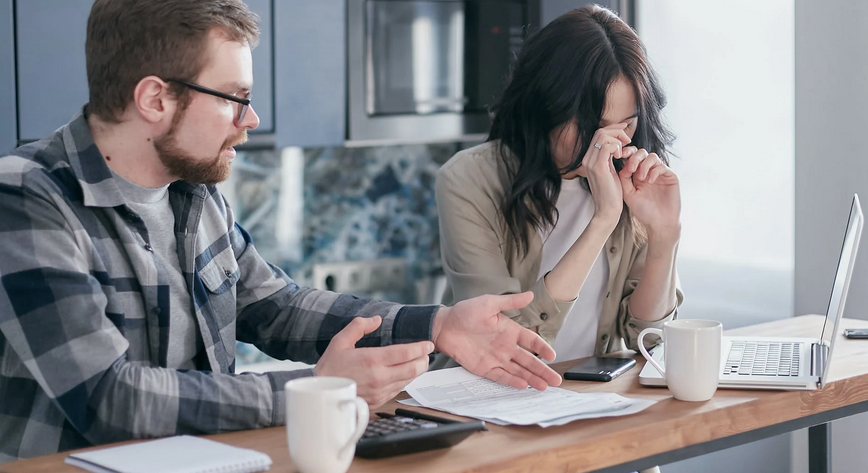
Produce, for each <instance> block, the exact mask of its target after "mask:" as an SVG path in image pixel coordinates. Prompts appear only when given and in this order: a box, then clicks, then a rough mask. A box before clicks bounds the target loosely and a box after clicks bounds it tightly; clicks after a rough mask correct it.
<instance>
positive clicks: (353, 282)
mask: <svg viewBox="0 0 868 473" xmlns="http://www.w3.org/2000/svg"><path fill="white" fill-rule="evenodd" d="M406 276H407V260H406V259H404V258H381V259H375V260H365V261H345V262H341V263H322V264H316V265H314V266H313V286H314V287H315V288H317V289H326V290H329V291H334V292H346V293H350V294H356V293H371V292H375V291H401V290H403V289H404V287H405V285H406Z"/></svg>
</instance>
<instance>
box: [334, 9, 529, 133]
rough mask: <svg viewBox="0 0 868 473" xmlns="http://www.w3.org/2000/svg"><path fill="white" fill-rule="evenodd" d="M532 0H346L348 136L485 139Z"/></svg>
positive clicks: (519, 42)
mask: <svg viewBox="0 0 868 473" xmlns="http://www.w3.org/2000/svg"><path fill="white" fill-rule="evenodd" d="M537 4H538V2H533V1H528V0H464V1H459V0H348V2H347V48H348V50H347V59H348V64H347V65H348V84H347V87H348V91H347V92H348V94H347V98H348V107H347V135H348V144H350V145H352V144H356V145H367V144H394V143H421V142H436V141H475V140H482V139H484V138H485V136H486V135H487V133H488V129H489V125H490V118H489V115H488V108H489V107H490V106H491V105H492V104H493V103H494V102H495V101H496V100H497V99H498V98H499V95H500V93H501V92H502V91H503V89H504V87H505V86H506V81H507V78H508V75H509V68H510V64H511V60H512V58H513V57H514V56H515V55H516V54H517V53H518V51H519V49H520V48H521V45H522V42H523V41H524V39H525V37H526V35H527V34H528V32H529V31H528V30H529V29H530V28H532V27H537V26H538V25H539V7H538V6H536V5H537Z"/></svg>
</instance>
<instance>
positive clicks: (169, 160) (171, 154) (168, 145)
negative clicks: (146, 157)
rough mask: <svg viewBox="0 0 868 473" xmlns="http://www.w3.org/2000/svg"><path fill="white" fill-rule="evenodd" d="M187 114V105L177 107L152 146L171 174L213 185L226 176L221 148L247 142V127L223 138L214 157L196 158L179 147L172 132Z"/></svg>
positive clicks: (228, 165) (228, 166)
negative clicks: (168, 124) (165, 127)
mask: <svg viewBox="0 0 868 473" xmlns="http://www.w3.org/2000/svg"><path fill="white" fill-rule="evenodd" d="M186 114H187V110H186V109H182V110H178V112H177V113H175V116H174V117H173V118H172V125H171V126H170V127H169V131H167V132H165V133H163V134H162V135H160V136H158V137H157V138H155V139H154V149H155V150H156V151H157V155H158V156H159V157H160V161H161V162H162V163H163V166H166V169H167V170H168V171H169V173H170V174H172V175H173V176H177V177H178V178H179V179H181V180H184V181H187V182H192V183H196V184H207V185H214V184H217V183H219V182H223V181H225V180H226V178H228V177H229V171H230V169H231V161H230V160H229V159H226V158H224V157H223V156H222V155H223V152H224V151H225V150H226V149H227V148H229V147H230V146H236V145H239V144H241V143H244V142H246V141H247V130H242V131H241V133H239V134H238V135H237V136H234V137H232V138H229V139H227V140H226V141H224V142H223V145H222V146H221V147H220V151H218V152H217V156H215V157H214V158H213V159H206V160H198V159H196V158H194V157H193V156H191V155H190V154H188V153H187V152H186V151H184V150H183V149H181V147H180V146H179V145H178V141H177V137H176V136H175V135H176V134H177V132H178V128H179V126H180V123H181V121H182V120H183V118H184V116H185V115H186Z"/></svg>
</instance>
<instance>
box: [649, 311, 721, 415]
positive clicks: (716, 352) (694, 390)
mask: <svg viewBox="0 0 868 473" xmlns="http://www.w3.org/2000/svg"><path fill="white" fill-rule="evenodd" d="M648 334H656V335H659V336H660V337H661V338H662V339H663V344H664V346H665V347H666V349H665V351H664V365H666V366H665V367H662V366H660V365H659V364H658V363H657V362H656V361H654V359H653V358H651V355H650V354H649V353H648V350H646V349H645V346H644V345H643V344H642V339H643V338H645V336H646V335H648ZM722 336H723V327H722V326H721V324H720V322H717V321H714V320H694V319H683V320H670V321H668V322H666V323H664V324H663V330H660V329H657V328H646V329H645V330H643V331H642V333H640V334H639V340H638V344H639V351H641V352H642V355H643V356H644V357H645V358H646V359H647V360H648V363H651V365H653V366H654V368H656V369H657V371H659V372H660V374H661V375H662V376H663V379H664V380H665V381H666V385H667V386H668V387H669V390H670V391H672V395H673V396H674V397H675V399H679V400H682V401H707V400H709V399H711V397H712V396H714V392H715V391H717V384H718V382H719V381H720V373H719V371H720V343H721V338H722Z"/></svg>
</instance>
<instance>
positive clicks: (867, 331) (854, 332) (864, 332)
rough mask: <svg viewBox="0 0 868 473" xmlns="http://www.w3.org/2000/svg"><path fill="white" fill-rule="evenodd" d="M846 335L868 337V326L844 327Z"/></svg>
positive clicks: (849, 336)
mask: <svg viewBox="0 0 868 473" xmlns="http://www.w3.org/2000/svg"><path fill="white" fill-rule="evenodd" d="M844 336H845V337H847V338H868V328H847V329H844Z"/></svg>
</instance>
